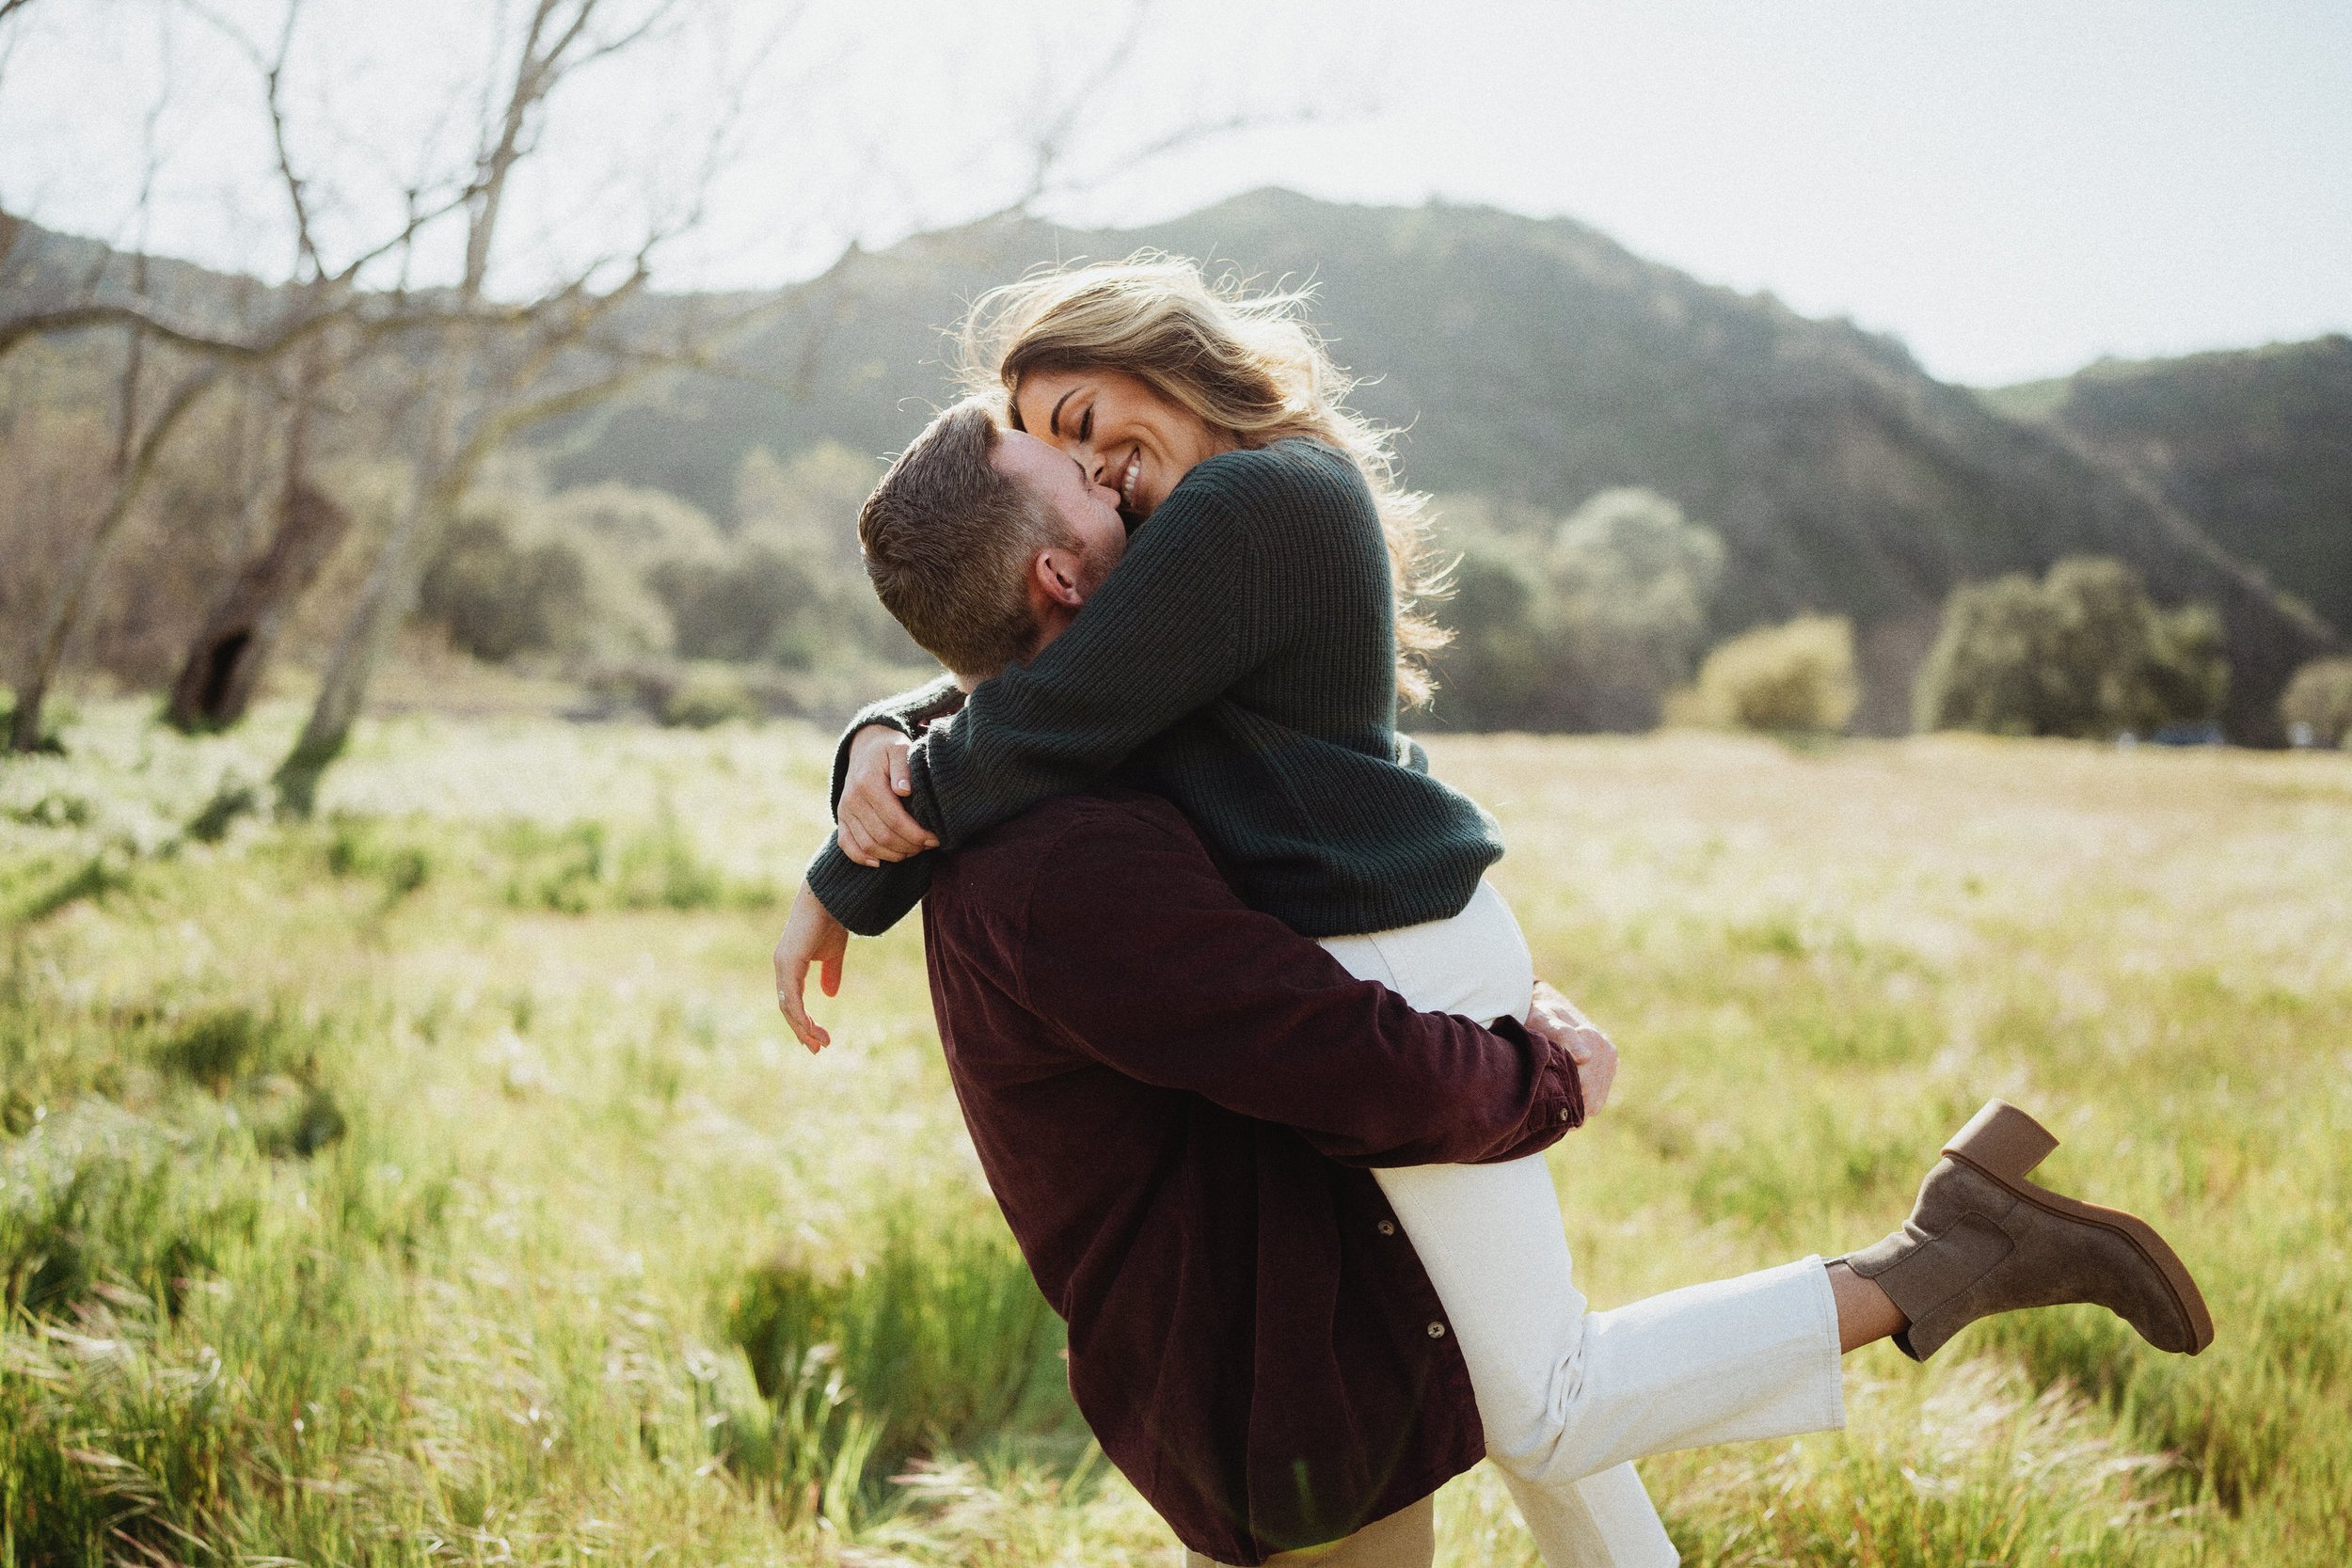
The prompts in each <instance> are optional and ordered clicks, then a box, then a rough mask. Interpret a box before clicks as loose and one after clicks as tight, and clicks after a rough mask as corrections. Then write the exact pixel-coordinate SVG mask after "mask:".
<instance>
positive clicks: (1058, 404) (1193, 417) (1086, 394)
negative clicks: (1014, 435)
mask: <svg viewBox="0 0 2352 1568" xmlns="http://www.w3.org/2000/svg"><path fill="white" fill-rule="evenodd" d="M1012 406H1013V412H1014V414H1015V415H1016V416H1018V418H1019V421H1020V425H1021V428H1022V429H1024V430H1025V431H1027V432H1028V433H1029V434H1030V435H1032V436H1037V437H1038V438H1039V439H1040V440H1043V441H1051V442H1052V443H1053V444H1054V445H1056V446H1057V447H1059V448H1061V450H1062V451H1065V452H1067V453H1069V454H1070V455H1071V456H1072V457H1074V458H1076V459H1077V460H1078V465H1079V467H1082V468H1084V469H1085V470H1086V473H1087V477H1088V479H1089V481H1091V482H1092V483H1096V484H1105V485H1108V486H1109V487H1110V488H1111V489H1113V490H1116V491H1117V492H1119V509H1120V512H1122V513H1124V514H1125V515H1127V517H1128V518H1129V519H1130V520H1131V521H1141V520H1142V519H1143V518H1145V517H1149V516H1150V515H1152V512H1153V511H1154V510H1155V509H1156V508H1157V507H1158V506H1159V504H1160V502H1162V501H1164V500H1166V499H1168V492H1169V491H1171V490H1173V489H1175V488H1176V482H1177V481H1178V480H1180V479H1182V478H1184V473H1185V471H1186V470H1187V469H1189V468H1190V467H1192V466H1193V465H1194V464H1195V463H1198V462H1200V461H1201V460H1202V459H1203V458H1209V457H1214V456H1216V454H1217V453H1218V452H1221V451H1232V449H1233V447H1234V445H1235V442H1234V441H1233V439H1232V437H1231V436H1228V435H1227V434H1226V433H1225V432H1223V431H1221V430H1217V429H1215V428H1213V427H1212V426H1211V425H1210V424H1209V423H1208V422H1207V421H1206V420H1202V419H1201V418H1200V416H1199V415H1197V414H1195V413H1193V412H1192V411H1191V410H1189V409H1186V408H1183V407H1180V406H1178V405H1177V404H1173V403H1170V402H1168V399H1166V398H1164V397H1162V396H1160V394H1159V393H1157V392H1155V391H1153V390H1152V388H1151V387H1150V386H1149V385H1148V384H1146V383H1145V382H1143V381H1142V380H1140V379H1139V378H1137V377H1136V376H1132V375H1129V374H1128V373H1127V372H1124V371H1112V370H1082V371H1032V372H1029V373H1028V374H1027V375H1025V376H1024V377H1022V380H1021V387H1020V389H1019V390H1018V391H1016V392H1015V393H1014V394H1013V400H1012Z"/></svg>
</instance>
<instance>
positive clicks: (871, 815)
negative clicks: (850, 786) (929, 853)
mask: <svg viewBox="0 0 2352 1568" xmlns="http://www.w3.org/2000/svg"><path fill="white" fill-rule="evenodd" d="M852 825H854V829H855V840H854V847H853V845H852V840H851V839H850V837H847V836H845V837H844V838H843V839H842V841H841V847H842V849H843V851H844V852H846V853H848V854H849V855H850V857H851V858H852V859H858V860H862V861H863V863H866V864H868V865H870V864H873V863H875V862H876V861H902V860H906V859H908V858H909V857H911V856H914V855H919V854H921V853H922V852H923V851H924V850H926V849H936V848H938V847H939V840H938V838H937V837H935V836H934V835H933V834H932V832H931V831H930V829H928V828H926V827H924V826H923V824H922V823H920V822H918V821H916V820H915V819H914V814H913V813H911V812H909V811H908V810H907V808H906V806H905V805H904V804H903V803H901V802H900V801H899V800H898V797H897V796H895V795H888V794H883V793H882V792H881V791H880V790H876V789H860V790H858V791H856V792H854V793H851V792H849V791H844V792H843V794H842V797H841V826H842V827H843V828H844V829H845V830H848V829H850V828H851V827H852ZM868 857H870V858H868Z"/></svg>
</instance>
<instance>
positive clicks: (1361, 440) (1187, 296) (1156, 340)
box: [961, 251, 1450, 706]
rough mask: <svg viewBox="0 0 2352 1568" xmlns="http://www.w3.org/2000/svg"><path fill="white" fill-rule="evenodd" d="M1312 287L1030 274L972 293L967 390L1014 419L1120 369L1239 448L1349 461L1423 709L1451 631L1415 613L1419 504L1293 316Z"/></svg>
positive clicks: (1156, 275)
mask: <svg viewBox="0 0 2352 1568" xmlns="http://www.w3.org/2000/svg"><path fill="white" fill-rule="evenodd" d="M1307 299H1308V294H1307V292H1306V291H1304V290H1295V291H1292V292H1289V293H1260V294H1251V293H1246V292H1245V291H1244V288H1243V285H1242V282H1241V280H1240V279H1239V278H1238V277H1234V276H1233V275H1232V274H1227V275H1224V276H1222V277H1218V278H1216V280H1214V281H1213V280H1211V279H1210V277H1208V276H1207V275H1206V274H1204V273H1203V272H1202V271H1201V269H1200V266H1199V265H1198V264H1197V263H1195V262H1193V261H1186V260H1184V258H1181V257H1173V256H1165V255H1161V254H1159V253H1156V252H1150V251H1145V252H1138V253H1137V254H1136V255H1135V256H1132V257H1130V258H1128V259H1127V260H1126V261H1116V262H1109V263H1099V264H1096V265H1092V266H1077V267H1068V268H1061V269H1057V270H1055V271H1050V272H1044V273H1039V274H1034V275H1032V276H1030V277H1025V278H1023V279H1022V280H1021V281H1020V282H1018V283H1009V284H1007V285H1005V286H1004V287H1003V288H1000V289H993V290H991V291H990V292H989V293H985V294H983V295H981V296H980V298H979V300H978V301H977V303H976V304H975V305H974V306H973V308H972V309H971V311H970V312H969V313H968V314H967V315H966V317H965V318H964V323H963V327H962V331H961V350H962V354H961V359H962V366H961V369H962V377H963V380H964V382H965V384H966V388H967V389H968V390H970V391H972V392H973V393H975V394H977V395H981V396H993V397H994V398H997V399H1000V400H1002V406H1004V407H1005V408H1006V409H1007V410H1008V412H1009V414H1010V418H1011V421H1012V423H1013V424H1014V425H1015V427H1016V428H1017V427H1018V425H1019V416H1018V414H1017V413H1014V412H1011V407H1010V405H1011V404H1012V400H1013V398H1014V396H1015V395H1016V394H1017V393H1018V392H1019V390H1020V388H1021V381H1022V378H1023V377H1024V376H1026V375H1028V374H1029V373H1030V372H1043V371H1084V370H1114V371H1123V372H1126V373H1128V374H1129V375H1132V376H1135V377H1136V379H1138V380H1140V381H1142V382H1144V383H1146V384H1147V385H1149V386H1150V387H1151V388H1152V390H1153V391H1155V392H1157V393H1159V394H1160V395H1161V396H1162V397H1164V398H1166V399H1168V402H1170V403H1172V404H1176V405H1177V406H1179V407H1181V408H1184V409H1185V410H1187V411H1188V412H1190V413H1192V414H1194V415H1196V416H1197V417H1199V418H1200V419H1201V420H1204V421H1206V422H1207V423H1208V425H1209V426H1210V427H1211V428H1212V429H1215V430H1220V431H1223V432H1225V433H1226V434H1228V435H1229V436H1232V438H1233V440H1234V441H1235V442H1236V443H1237V444H1238V445H1241V446H1244V447H1263V446H1265V445H1267V444H1269V443H1270V442H1274V441H1279V440H1281V439H1282V438H1284V437H1285V436H1310V437H1311V438H1313V439H1315V440H1318V441H1322V442H1324V443H1325V444H1327V445H1328V446H1332V447H1336V448H1338V449H1339V450H1340V451H1343V452H1345V453H1347V454H1348V456H1350V457H1352V458H1354V459H1355V461H1356V466H1357V467H1358V468H1359V469H1361V470H1362V472H1363V476H1364V483H1366V484H1367V485H1368V486H1370V488H1371V490H1372V496H1373V500H1374V502H1375V505H1376V506H1377V507H1378V509H1379V514H1380V529H1381V532H1382V534H1383V535H1384V536H1385V538H1386V540H1387V542H1388V547H1389V581H1390V587H1391V592H1392V594H1394V598H1395V605H1396V648H1397V669H1396V689H1397V697H1398V700H1399V701H1400V702H1402V703H1404V704H1405V705H1407V706H1419V705H1422V704H1423V703H1425V702H1427V701H1428V700H1429V696H1430V693H1431V691H1432V689H1433V684H1432V682H1431V680H1430V678H1429V672H1428V670H1427V668H1426V667H1425V665H1424V664H1423V659H1424V658H1425V657H1426V656H1427V655H1428V654H1430V653H1431V652H1432V651H1434V650H1436V649H1438V648H1440V647H1443V646H1444V645H1445V643H1446V641H1448V639H1449V636H1450V634H1449V633H1448V632H1446V631H1445V629H1444V628H1442V627H1441V626H1438V625H1437V623H1436V622H1434V621H1432V620H1430V619H1429V618H1428V616H1427V615H1426V614H1424V613H1423V612H1422V610H1421V605H1422V602H1423V601H1424V600H1426V599H1428V598H1429V597H1431V596H1433V595H1435V594H1439V593H1441V592H1443V581H1442V573H1441V571H1440V570H1438V568H1437V567H1436V566H1435V565H1434V564H1433V562H1431V560H1430V551H1429V541H1428V523H1427V521H1426V519H1425V517H1424V515H1423V512H1424V509H1425V508H1426V506H1427V504H1428V498H1427V497H1426V496H1422V495H1416V494H1414V493H1412V492H1410V491H1407V490H1406V489H1404V488H1402V487H1401V486H1400V485H1399V484H1398V483H1396V471H1395V469H1396V459H1395V454H1394V452H1393V451H1391V448H1390V436H1391V432H1389V431H1387V430H1384V429H1382V428H1380V427H1379V426H1377V425H1375V424H1373V423H1372V422H1371V421H1370V420H1365V419H1364V418H1363V417H1362V416H1360V415H1359V414H1356V413H1354V412H1352V411H1351V410H1349V409H1348V408H1347V406H1346V404H1345V399H1346V397H1347V395H1348V393H1349V392H1350V391H1351V390H1353V389H1354V387H1355V383H1354V382H1353V381H1351V380H1349V379H1348V378H1347V377H1346V376H1345V375H1343V373H1342V372H1341V371H1340V369H1339V367H1338V366H1336V365H1334V364H1333V363H1332V362H1331V356H1330V355H1329V354H1328V353H1327V352H1326V350H1325V348H1324V346H1323V342H1322V340H1321V339H1319V338H1317V337H1316V336H1315V334H1314V333H1313V332H1312V331H1311V329H1310V328H1309V327H1308V325H1306V323H1305V322H1304V321H1303V320H1301V318H1300V312H1301V309H1302V308H1303V307H1304V306H1305V304H1306V302H1307Z"/></svg>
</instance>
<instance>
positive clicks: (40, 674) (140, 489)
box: [8, 368, 219, 752]
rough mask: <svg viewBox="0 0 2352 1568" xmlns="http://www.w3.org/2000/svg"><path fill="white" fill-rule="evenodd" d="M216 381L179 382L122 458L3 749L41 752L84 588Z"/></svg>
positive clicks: (205, 374) (19, 695)
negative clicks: (45, 713)
mask: <svg viewBox="0 0 2352 1568" xmlns="http://www.w3.org/2000/svg"><path fill="white" fill-rule="evenodd" d="M218 379H219V372H218V370H217V369H216V368H215V369H207V370H201V371H199V372H196V373H195V374H193V375H191V376H189V377H188V378H187V379H186V380H185V381H183V382H182V383H181V384H180V386H179V388H178V390H176V391H175V392H173V393H172V396H171V400H170V401H169V402H168V403H167V404H164V406H163V409H162V411H161V412H159V413H158V414H157V415H156V416H155V420H154V422H153V423H151V424H150V425H149V426H148V427H147V435H146V436H145V437H144V438H143V439H142V440H140V441H139V443H138V444H137V446H136V447H135V448H132V449H130V450H129V451H128V452H127V454H126V457H125V461H124V467H123V470H122V472H121V474H120V476H119V478H118V479H117V480H116V482H115V493H114V499H112V500H111V501H109V502H108V503H107V507H106V511H105V514H104V515H103V516H101V517H100V518H99V519H98V524H97V527H96V528H94V529H93V530H91V531H90V536H89V539H88V540H87V542H86V543H85V544H84V545H83V546H82V549H81V553H80V554H78V555H77V556H75V557H74V559H73V563H72V565H71V566H69V567H68V568H67V569H66V575H65V581H64V583H63V584H62V585H61V586H60V589H59V591H58V594H57V599H56V609H55V610H53V611H52V612H51V614H50V616H49V624H48V626H45V627H43V628H42V632H41V636H40V640H39V641H37V642H36V643H35V644H34V647H33V657H32V662H31V664H30V666H29V667H28V668H27V669H26V670H25V672H24V680H23V681H22V683H20V684H19V686H18V687H17V691H16V712H15V713H14V714H13V715H11V716H10V719H9V724H8V749H9V750H11V751H16V752H36V751H39V750H40V747H41V734H40V710H41V705H42V704H43V703H44V702H46V701H47V700H48V696H49V688H50V686H51V685H52V684H53V683H54V682H55V681H56V677H57V668H58V666H59V665H60V664H62V663H63V662H64V660H65V650H66V644H67V642H68V641H71V640H72V636H73V632H74V628H75V627H77V626H80V625H81V623H82V609H83V606H84V604H85V602H86V601H87V598H88V595H89V589H90V584H91V582H92V581H93V580H95V579H96V578H97V576H98V568H99V565H100V564H101V563H102V562H103V561H104V560H105V559H106V550H107V547H108V546H111V545H112V544H113V543H114V538H115V535H116V534H117V533H118V532H119V531H121V528H122V525H123V523H124V522H125V521H126V520H128V519H129V517H130V515H131V512H132V509H133V508H134V507H135V506H136V505H137V504H138V500H139V497H140V495H141V494H143V493H144V492H145V490H146V489H147V482H148V481H149V480H150V479H151V478H152V477H153V476H154V472H155V461H156V459H157V458H158V457H160V456H161V455H162V454H163V450H164V447H165V445H166V443H167V442H168V441H169V440H170V439H171V433H172V430H173V428H174V427H175V426H177V425H178V424H179V422H180V421H181V420H183V418H185V417H186V415H187V412H188V410H189V409H191V408H193V407H195V406H196V404H198V402H199V401H200V400H201V399H202V398H203V396H204V394H205V392H206V391H208V390H209V389H210V388H212V386H213V385H214V383H215V381H217V380H218Z"/></svg>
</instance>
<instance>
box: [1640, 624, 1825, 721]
mask: <svg viewBox="0 0 2352 1568" xmlns="http://www.w3.org/2000/svg"><path fill="white" fill-rule="evenodd" d="M1860 697H1861V689H1860V687H1859V686H1858V685H1857V684H1856V682H1855V679H1854V651H1853V625H1852V623H1851V622H1850V621H1848V620H1847V619H1846V618H1845V617H1844V616H1842V615H1837V616H1831V615H1801V616H1799V617H1798V618H1797V619H1795V620H1793V621H1790V622H1789V623H1788V624H1787V625H1786V626H1763V627H1759V628H1758V629H1756V630H1755V631H1751V632H1747V633H1744V634H1742V635H1740V636H1739V637H1735V638H1733V639H1732V640H1731V641H1728V642H1725V643H1724V644H1723V645H1722V646H1721V647H1719V648H1717V649H1716V650H1715V651H1714V652H1712V653H1710V654H1708V656H1707V661H1706V663H1704V664H1702V665H1701V666H1700V667H1699V678H1698V683H1697V685H1696V686H1695V687H1693V688H1692V689H1690V690H1689V691H1688V692H1679V693H1677V695H1676V699H1675V701H1674V703H1673V704H1672V705H1671V706H1670V708H1669V712H1670V713H1671V715H1672V716H1673V717H1674V718H1675V719H1676V720H1677V721H1679V722H1685V723H1700V724H1713V725H1721V726H1725V727H1733V728H1739V729H1745V730H1760V731H1763V732H1766V733H1768V734H1773V735H1837V734H1841V733H1842V732H1843V731H1844V730H1845V728H1846V726H1847V725H1848V724H1849V723H1851V721H1852V720H1853V710H1854V705H1855V704H1856V703H1857V702H1858V701H1859V700H1860Z"/></svg>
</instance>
